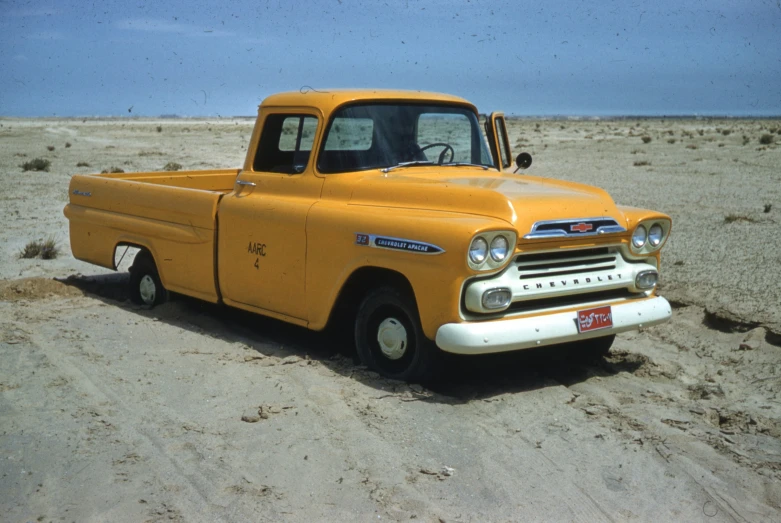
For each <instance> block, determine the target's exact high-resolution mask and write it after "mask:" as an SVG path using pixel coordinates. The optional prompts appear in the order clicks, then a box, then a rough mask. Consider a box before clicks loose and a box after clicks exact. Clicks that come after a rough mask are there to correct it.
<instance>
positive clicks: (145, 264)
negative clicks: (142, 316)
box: [130, 251, 168, 309]
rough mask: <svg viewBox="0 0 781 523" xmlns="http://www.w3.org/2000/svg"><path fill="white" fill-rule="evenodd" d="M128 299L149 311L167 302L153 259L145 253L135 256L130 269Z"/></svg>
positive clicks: (166, 295)
mask: <svg viewBox="0 0 781 523" xmlns="http://www.w3.org/2000/svg"><path fill="white" fill-rule="evenodd" d="M130 299H131V300H133V301H134V302H135V303H138V304H139V305H143V306H145V307H147V308H150V309H151V308H152V307H154V306H155V305H160V304H161V303H165V302H166V301H167V300H168V291H167V290H166V289H165V287H163V283H162V282H161V281H160V275H159V274H158V272H157V266H156V265H155V262H154V259H153V258H152V256H151V255H150V254H148V253H147V252H145V251H142V252H139V253H138V254H137V255H136V259H135V260H134V261H133V266H132V267H130Z"/></svg>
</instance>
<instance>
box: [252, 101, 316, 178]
mask: <svg viewBox="0 0 781 523" xmlns="http://www.w3.org/2000/svg"><path fill="white" fill-rule="evenodd" d="M316 133H317V118H316V117H315V116H313V115H310V114H270V115H268V116H267V117H266V120H265V122H264V124H263V130H262V131H261V134H260V141H259V142H258V149H257V151H256V152H255V159H254V161H253V163H252V170H254V171H259V172H274V173H285V174H299V173H302V172H304V170H305V169H306V166H307V164H308V163H309V157H310V156H311V153H312V146H313V144H314V140H315V135H316Z"/></svg>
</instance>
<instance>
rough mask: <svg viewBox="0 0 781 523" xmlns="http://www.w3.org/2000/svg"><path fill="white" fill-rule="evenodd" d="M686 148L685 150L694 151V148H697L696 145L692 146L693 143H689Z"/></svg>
mask: <svg viewBox="0 0 781 523" xmlns="http://www.w3.org/2000/svg"><path fill="white" fill-rule="evenodd" d="M686 148H687V149H696V148H697V146H696V145H694V144H693V143H690V144H689V145H687V146H686Z"/></svg>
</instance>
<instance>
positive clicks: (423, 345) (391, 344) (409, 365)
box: [355, 287, 438, 382]
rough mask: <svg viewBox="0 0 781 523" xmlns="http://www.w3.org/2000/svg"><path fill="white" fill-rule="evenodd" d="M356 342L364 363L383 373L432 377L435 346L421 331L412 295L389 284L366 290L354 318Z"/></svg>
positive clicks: (407, 377)
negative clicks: (366, 292)
mask: <svg viewBox="0 0 781 523" xmlns="http://www.w3.org/2000/svg"><path fill="white" fill-rule="evenodd" d="M355 345H356V348H357V351H358V357H359V358H360V359H361V361H362V362H363V364H364V365H366V366H367V367H369V368H370V369H372V370H375V371H377V372H379V373H380V374H382V375H383V376H385V377H388V378H393V379H398V380H404V381H413V382H414V381H420V380H424V379H426V378H429V377H431V375H432V370H433V363H434V358H435V356H436V353H437V350H438V349H437V348H436V346H435V345H434V344H433V343H432V342H431V341H430V340H429V339H428V338H426V336H425V335H424V334H423V328H422V327H421V325H420V318H419V317H418V309H417V307H416V305H415V301H414V299H412V298H411V297H410V296H407V294H406V293H402V292H399V291H398V290H396V289H394V288H392V287H380V288H377V289H374V290H373V291H371V292H369V293H368V294H367V295H366V297H365V298H364V299H363V302H362V303H361V305H360V307H359V309H358V313H357V314H356V318H355Z"/></svg>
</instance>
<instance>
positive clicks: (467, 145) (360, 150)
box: [317, 103, 493, 173]
mask: <svg viewBox="0 0 781 523" xmlns="http://www.w3.org/2000/svg"><path fill="white" fill-rule="evenodd" d="M420 164H441V165H458V164H461V165H463V164H475V165H482V166H487V167H493V161H492V159H491V153H490V152H489V150H488V145H487V142H486V140H485V137H484V136H483V133H482V131H481V130H480V125H479V124H478V121H477V116H476V115H475V114H474V113H473V112H472V111H470V110H469V109H467V108H465V107H459V106H453V105H426V104H409V103H407V104H401V103H374V104H355V105H348V106H345V107H342V108H341V109H339V110H337V111H336V112H335V113H334V115H333V117H332V118H331V121H330V122H329V124H328V128H327V129H326V133H325V138H324V139H323V143H322V145H321V147H320V153H319V155H318V160H317V168H318V169H319V170H320V172H322V173H340V172H348V171H363V170H367V169H383V168H392V167H396V166H400V165H401V166H405V165H420Z"/></svg>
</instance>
